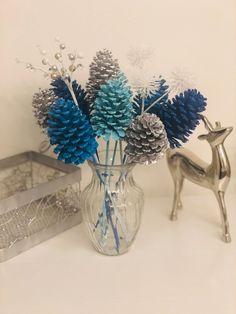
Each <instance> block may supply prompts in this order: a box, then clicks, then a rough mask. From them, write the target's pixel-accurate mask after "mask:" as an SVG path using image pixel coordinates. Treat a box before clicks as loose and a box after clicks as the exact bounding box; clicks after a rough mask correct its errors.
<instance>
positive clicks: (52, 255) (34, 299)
mask: <svg viewBox="0 0 236 314" xmlns="http://www.w3.org/2000/svg"><path fill="white" fill-rule="evenodd" d="M227 203H228V212H229V216H230V225H231V234H232V239H233V242H232V243H231V244H225V243H223V242H222V241H221V240H220V234H221V229H220V223H219V220H220V218H219V217H220V215H219V210H218V208H217V206H216V203H215V200H214V197H213V196H211V194H209V195H203V196H194V197H193V196H185V197H184V210H182V211H181V212H179V219H178V221H175V222H171V221H170V220H169V219H168V215H169V211H170V210H169V209H170V207H171V199H170V198H165V197H156V198H154V197H152V198H148V199H146V203H145V211H144V215H143V221H142V226H141V229H140V232H139V234H138V236H137V239H136V241H135V243H134V245H133V247H132V248H131V250H130V251H129V252H128V253H127V254H125V255H122V256H118V257H106V256H102V255H100V254H98V253H96V252H95V251H94V250H93V248H92V247H91V245H90V242H89V240H88V239H87V237H86V235H85V233H84V229H83V226H82V225H79V226H76V227H74V228H72V229H70V230H68V231H66V232H64V233H62V234H60V235H59V236H57V237H55V238H53V239H51V240H48V241H46V242H44V243H42V244H40V245H38V246H36V247H35V248H33V249H31V250H29V251H27V252H25V253H23V254H21V255H19V256H17V257H15V258H14V259H11V260H9V261H8V262H5V263H2V264H0V313H1V314H95V313H96V314H108V313H109V314H118V313H119V314H121V313H123V314H133V313H134V314H200V313H201V314H235V313H236V210H235V204H236V196H234V195H227Z"/></svg>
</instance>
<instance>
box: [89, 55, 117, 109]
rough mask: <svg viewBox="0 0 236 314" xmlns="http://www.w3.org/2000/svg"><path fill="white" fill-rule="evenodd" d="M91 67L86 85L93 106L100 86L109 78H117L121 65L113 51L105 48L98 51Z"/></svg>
mask: <svg viewBox="0 0 236 314" xmlns="http://www.w3.org/2000/svg"><path fill="white" fill-rule="evenodd" d="M89 68H90V70H89V79H88V83H87V85H86V92H87V95H88V99H89V102H90V104H91V106H92V104H93V103H94V101H95V99H96V97H97V94H98V92H99V90H100V87H101V86H102V85H104V84H105V83H106V82H107V81H108V80H110V79H112V78H116V77H117V76H118V75H119V73H120V67H119V64H118V61H117V59H114V58H113V55H112V52H111V51H109V50H108V49H104V50H100V51H98V52H97V53H96V56H95V57H94V58H93V61H92V63H91V64H90V66H89ZM91 110H92V108H91Z"/></svg>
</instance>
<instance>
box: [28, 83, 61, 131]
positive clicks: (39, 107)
mask: <svg viewBox="0 0 236 314" xmlns="http://www.w3.org/2000/svg"><path fill="white" fill-rule="evenodd" d="M56 99H57V97H56V96H55V94H54V92H53V91H52V90H51V89H40V90H39V92H37V93H35V94H34V96H33V101H32V105H33V112H34V116H35V118H36V120H37V123H38V125H39V126H40V127H41V128H42V129H43V131H44V132H45V129H46V128H47V127H48V123H47V120H48V110H49V108H50V107H51V106H52V105H53V103H54V102H55V101H56Z"/></svg>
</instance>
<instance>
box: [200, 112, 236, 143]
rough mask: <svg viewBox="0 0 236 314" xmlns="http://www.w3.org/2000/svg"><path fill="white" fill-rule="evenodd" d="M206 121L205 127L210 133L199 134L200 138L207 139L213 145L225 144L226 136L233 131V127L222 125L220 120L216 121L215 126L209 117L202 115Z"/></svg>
mask: <svg viewBox="0 0 236 314" xmlns="http://www.w3.org/2000/svg"><path fill="white" fill-rule="evenodd" d="M200 116H201V118H202V121H203V122H204V125H205V128H206V129H207V131H208V133H207V134H203V135H199V136H198V139H199V140H207V142H208V143H209V144H210V145H211V146H217V145H219V144H223V143H224V141H225V139H226V137H227V136H228V135H229V134H230V133H231V132H232V131H233V128H232V127H222V126H221V123H220V122H216V123H215V127H214V126H213V125H212V124H211V123H210V121H209V120H208V119H207V117H205V116H203V115H200Z"/></svg>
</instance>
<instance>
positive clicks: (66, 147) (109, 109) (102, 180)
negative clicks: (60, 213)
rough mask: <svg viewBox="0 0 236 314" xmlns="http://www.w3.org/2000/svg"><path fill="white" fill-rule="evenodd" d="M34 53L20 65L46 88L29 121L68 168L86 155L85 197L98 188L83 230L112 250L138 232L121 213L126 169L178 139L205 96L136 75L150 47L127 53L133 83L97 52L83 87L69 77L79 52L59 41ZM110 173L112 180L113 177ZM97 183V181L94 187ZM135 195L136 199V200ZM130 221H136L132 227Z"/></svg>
mask: <svg viewBox="0 0 236 314" xmlns="http://www.w3.org/2000/svg"><path fill="white" fill-rule="evenodd" d="M39 50H40V54H41V55H42V60H41V61H42V64H43V66H44V67H43V68H39V67H35V66H34V65H32V64H30V63H27V64H26V68H28V69H30V70H40V71H41V72H43V73H44V75H45V77H46V78H48V79H49V81H50V85H49V86H48V88H47V89H43V90H40V91H39V92H36V93H35V94H34V96H33V111H34V115H35V118H36V120H37V123H38V124H39V126H40V127H41V128H42V131H43V132H44V133H47V135H48V138H49V142H50V144H51V145H52V146H54V152H55V154H56V155H57V158H58V159H59V160H62V161H64V162H65V163H69V164H75V165H79V164H82V163H84V162H85V161H86V160H89V164H91V165H93V166H92V169H93V179H92V183H91V184H90V185H89V186H88V187H89V190H86V188H85V190H84V191H85V192H84V193H85V194H84V195H86V193H87V192H88V191H90V192H89V193H91V194H93V193H96V192H97V191H99V193H100V194H99V195H100V196H101V195H102V197H101V201H100V199H99V197H98V198H96V204H95V207H94V208H95V210H96V214H95V215H93V214H89V215H87V214H86V215H87V216H86V217H87V218H88V216H89V218H88V219H87V218H86V219H87V220H88V221H87V225H88V228H89V233H90V235H91V238H92V239H93V240H92V241H94V243H95V247H98V248H100V249H99V250H100V251H101V252H104V251H103V249H104V248H105V246H106V245H108V251H109V249H111V250H112V252H113V253H114V252H115V253H114V254H119V253H120V252H122V249H124V248H126V247H128V246H129V243H131V242H132V241H131V240H132V239H133V238H132V237H134V236H135V234H136V232H137V230H135V232H134V234H133V235H132V236H131V234H129V231H130V230H131V229H132V228H133V227H132V226H130V223H132V222H130V221H129V219H128V218H127V217H128V216H129V215H127V217H126V214H125V215H124V213H126V211H127V209H128V208H129V206H132V204H133V203H132V202H130V201H127V197H128V195H130V191H128V193H126V192H125V188H124V186H125V182H126V181H127V182H131V181H132V180H133V179H131V178H130V179H127V175H128V170H127V169H128V168H129V169H132V168H133V166H134V165H135V164H138V163H139V164H145V165H149V164H154V163H156V162H157V161H158V160H159V159H160V158H161V157H163V156H164V155H165V152H166V151H167V149H168V148H170V149H171V148H175V147H179V146H181V144H182V143H185V142H186V141H187V140H188V138H189V136H190V135H191V134H192V132H193V131H194V129H195V128H196V126H197V125H198V123H199V121H200V119H201V115H200V113H201V112H202V111H204V110H205V108H206V98H205V97H204V96H203V95H202V94H201V93H200V92H199V91H197V90H196V89H194V88H187V89H184V90H183V88H182V87H183V85H184V84H183V82H184V80H183V81H181V79H179V76H178V75H177V76H176V77H177V79H178V80H176V82H175V84H173V85H172V86H171V85H170V84H167V82H166V80H165V79H164V78H163V77H162V76H158V77H157V78H155V77H154V78H153V77H149V75H145V73H141V72H142V70H143V69H144V66H143V60H142V58H143V57H146V56H148V55H149V51H147V52H145V53H136V54H135V53H134V54H133V55H132V54H130V55H129V59H130V62H131V64H132V66H136V67H137V69H138V71H137V72H139V74H141V75H140V77H139V78H138V79H136V80H134V81H133V82H134V83H133V86H132V80H128V79H127V78H126V76H125V74H124V73H123V72H122V71H121V69H120V66H119V64H118V60H117V59H115V58H114V57H113V54H112V52H111V51H109V50H108V49H104V50H100V51H98V52H97V53H96V56H95V57H94V58H93V60H92V62H91V64H90V67H89V78H88V81H87V83H86V84H85V88H83V87H82V86H81V84H80V83H78V82H77V81H76V79H75V78H74V75H75V73H76V72H77V71H78V70H80V69H81V68H82V64H81V59H82V54H80V53H75V52H74V53H71V52H69V53H66V51H67V47H66V45H65V44H64V43H61V42H58V50H57V51H56V52H55V53H54V54H53V56H52V57H51V59H50V56H48V55H47V53H46V51H44V50H41V49H39ZM52 60H53V61H52ZM173 86H175V87H173ZM178 86H181V88H182V89H181V91H180V90H178V88H177V87H178ZM177 90H178V93H176V92H177ZM173 93H174V96H173ZM176 94H177V95H176ZM104 144H105V145H104ZM104 146H105V154H104V155H105V157H104V159H102V156H103V154H102V150H104ZM117 172H118V173H119V174H118V176H117V179H115V182H114V185H112V183H111V182H112V177H113V178H114V177H115V173H117ZM126 179H127V180H126ZM96 181H97V182H98V183H99V184H98V187H97V189H96V191H93V190H92V186H94V185H95V182H96ZM132 182H133V181H132ZM90 188H91V189H90ZM127 189H128V190H129V188H127ZM135 189H136V190H135V191H136V192H135V193H134V194H135V197H136V201H135V204H136V205H137V204H138V205H140V206H138V210H140V212H141V207H142V206H143V205H142V204H143V201H142V199H141V198H142V193H141V190H140V189H139V188H137V187H136V188H135ZM86 191H87V192H86ZM138 191H140V192H138ZM138 195H139V196H140V195H141V197H139V199H138V200H137V197H138ZM126 196H127V197H126ZM89 198H90V195H87V196H86V197H85V198H84V199H85V200H86V202H88V201H89ZM82 203H83V202H82ZM84 204H85V203H84ZM130 204H131V205H130ZM90 205H91V204H89V205H88V206H86V205H84V207H85V209H86V207H87V210H88V211H91V210H92V208H93V207H92V206H90ZM132 211H133V212H134V207H133V208H132ZM94 217H95V218H94ZM135 217H136V216H135ZM86 219H85V220H86ZM94 219H95V220H94ZM136 224H137V219H136V218H135V222H133V225H135V226H136ZM130 227H131V228H130ZM96 237H97V238H96ZM121 243H123V244H121ZM122 246H123V248H122ZM113 253H112V254H113ZM108 254H110V253H108Z"/></svg>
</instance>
